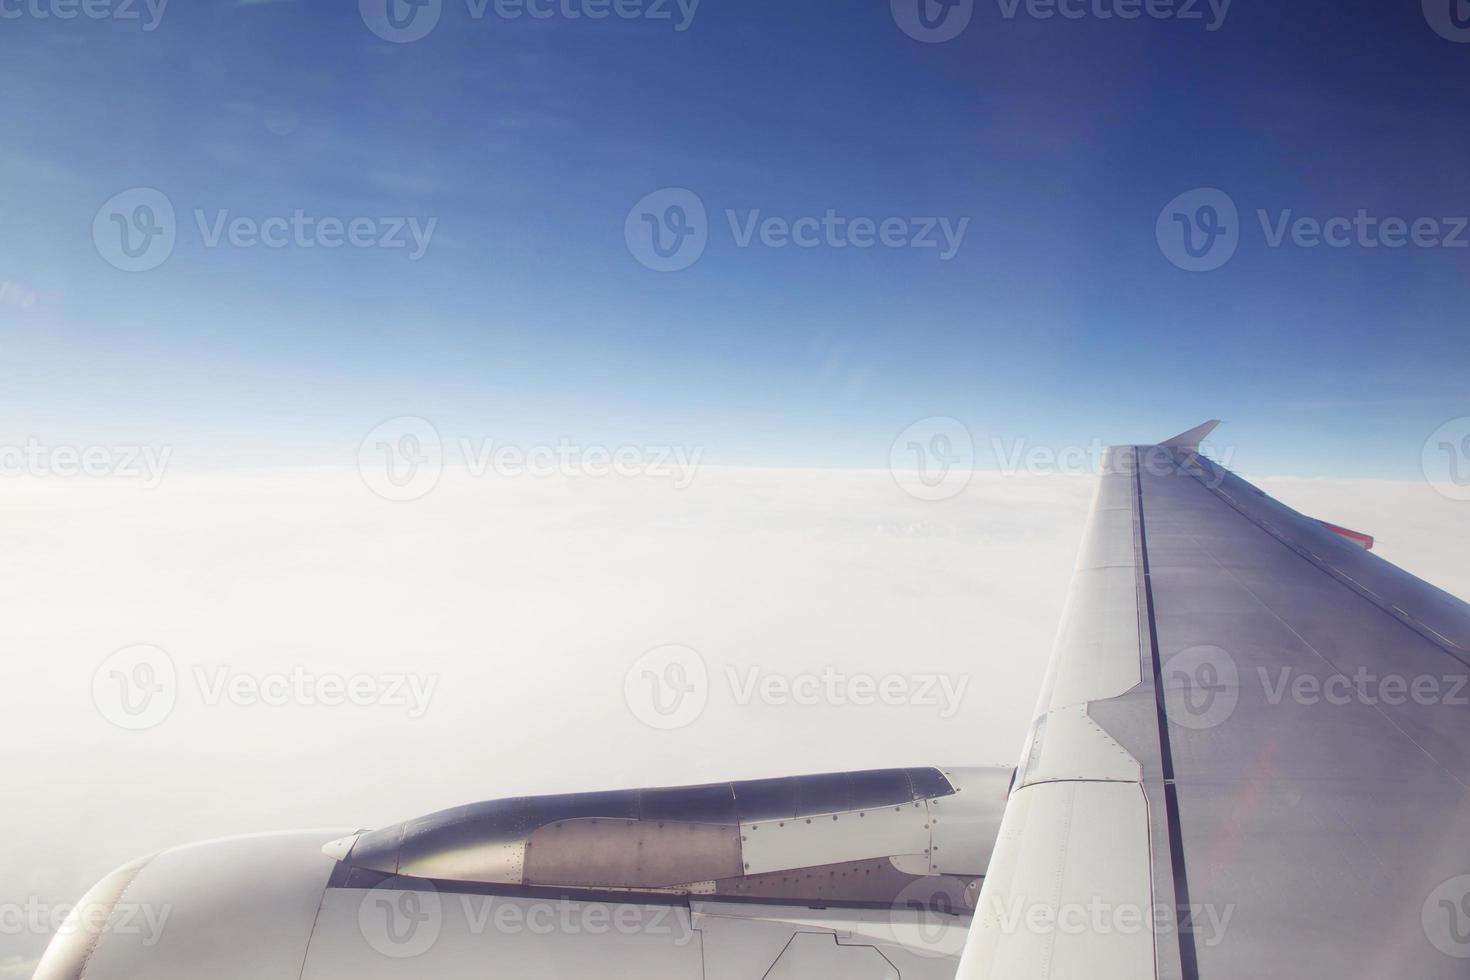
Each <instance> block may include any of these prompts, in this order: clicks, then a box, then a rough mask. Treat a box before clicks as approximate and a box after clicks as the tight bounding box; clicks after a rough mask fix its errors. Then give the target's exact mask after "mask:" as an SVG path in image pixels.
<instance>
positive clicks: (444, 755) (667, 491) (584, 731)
mask: <svg viewBox="0 0 1470 980" xmlns="http://www.w3.org/2000/svg"><path fill="white" fill-rule="evenodd" d="M1262 483H1263V485H1264V486H1265V487H1266V488H1267V489H1269V490H1271V491H1273V492H1278V493H1280V494H1281V495H1282V497H1283V498H1284V499H1285V500H1286V501H1287V502H1288V503H1292V504H1293V505H1295V506H1298V507H1301V508H1302V509H1305V510H1307V511H1308V512H1309V513H1312V514H1313V515H1314V516H1320V517H1323V518H1328V519H1335V520H1337V521H1338V522H1339V523H1343V524H1347V525H1349V526H1355V527H1361V528H1362V529H1363V530H1366V531H1370V532H1373V533H1375V534H1377V535H1378V536H1379V538H1380V540H1381V542H1382V543H1383V552H1384V554H1385V555H1386V556H1387V557H1390V558H1392V559H1394V560H1397V561H1399V562H1400V563H1402V564H1403V565H1405V566H1406V567H1407V568H1409V569H1410V570H1413V571H1416V572H1418V573H1420V574H1425V573H1426V571H1428V572H1429V573H1431V574H1430V575H1429V577H1431V578H1432V579H1436V580H1437V582H1438V584H1440V585H1442V586H1445V587H1447V588H1450V589H1453V590H1457V591H1459V592H1460V593H1461V594H1466V593H1470V570H1467V569H1466V568H1465V567H1463V564H1461V565H1460V566H1459V567H1456V565H1455V563H1454V562H1453V561H1452V560H1451V555H1452V554H1453V553H1457V552H1458V551H1460V550H1462V549H1450V548H1446V547H1444V541H1445V535H1446V528H1449V529H1452V530H1459V531H1463V530H1464V529H1465V528H1466V527H1467V522H1470V506H1467V505H1458V509H1455V507H1456V505H1452V504H1450V503H1449V502H1447V501H1439V502H1438V503H1436V501H1435V500H1434V499H1432V492H1431V491H1429V490H1428V488H1427V487H1423V486H1420V485H1415V484H1366V483H1362V482H1357V483H1354V482H1334V483H1327V482H1324V481H1272V480H1268V481H1262ZM1092 487H1093V480H1092V479H1091V478H1088V477H1057V476H1051V477H1048V476H1030V475H1026V476H999V475H993V474H984V475H980V476H977V478H976V479H975V480H974V482H973V483H972V484H971V486H970V487H969V489H968V490H967V491H966V492H965V493H964V494H962V495H961V496H960V497H958V498H957V499H955V500H952V501H946V502H943V503H932V504H931V503H924V502H921V501H918V500H915V499H912V498H910V497H908V496H906V495H905V494H904V493H903V492H902V491H901V490H900V489H899V488H898V487H897V485H896V484H895V483H894V481H893V480H892V479H891V478H890V477H889V475H888V474H887V473H871V472H869V473H852V472H838V471H760V470H733V469H718V468H704V469H701V470H700V472H699V475H698V478H697V480H696V481H695V483H694V486H693V487H692V488H691V489H688V490H685V491H674V490H672V489H671V488H670V486H669V484H668V482H667V481H663V480H645V481H629V480H589V479H585V478H583V479H539V480H537V479H529V478H527V479H519V480H516V479H502V480H486V479H479V480H476V479H470V478H468V477H467V476H465V475H464V474H463V473H459V474H456V473H453V472H446V474H445V477H444V480H443V482H442V483H441V485H440V486H439V487H438V488H437V489H436V490H434V491H433V492H432V493H431V494H429V495H428V496H427V497H426V498H424V499H423V500H420V501H415V502H412V503H402V504H393V503H388V502H385V501H382V500H379V499H377V498H376V497H374V496H373V495H372V494H370V493H369V492H368V490H367V489H366V488H365V487H364V485H363V484H362V482H361V480H360V479H359V477H358V474H357V472H356V471H355V470H351V471H333V472H325V473H315V474H301V473H269V474H262V475H258V476H249V477H245V476H218V477H190V476H185V475H181V474H177V475H176V474H171V475H170V477H169V478H168V479H167V480H165V481H164V483H163V484H162V486H160V487H159V488H158V489H157V490H153V491H143V490H141V489H140V488H138V487H137V486H136V485H134V484H130V483H126V482H124V481H105V480H104V481H84V482H69V481H47V480H38V481H29V482H27V481H15V482H13V483H10V484H9V485H7V487H6V493H5V494H4V495H3V496H0V527H3V528H5V529H6V530H5V531H4V532H3V533H4V537H3V541H0V543H3V553H4V556H5V557H4V561H3V563H0V590H3V591H4V593H5V594H6V595H7V597H8V601H7V604H6V608H7V611H6V615H5V617H4V618H3V620H0V649H4V650H5V651H6V652H7V680H6V683H5V684H4V685H0V718H4V719H5V720H6V724H7V726H8V727H7V731H9V732H11V733H12V738H11V744H12V745H15V746H22V745H30V746H35V747H36V748H34V749H32V750H30V751H22V750H17V751H14V752H12V753H10V754H9V756H8V757H7V774H6V779H7V787H6V789H7V798H8V799H11V800H16V801H19V802H18V805H15V806H12V805H11V804H9V803H7V805H6V811H7V812H6V816H7V817H8V818H9V819H8V820H7V824H8V825H9V828H8V829H7V832H6V835H7V841H6V847H5V849H4V851H3V853H0V883H6V884H7V887H6V888H0V902H4V901H8V900H17V899H18V898H23V897H24V896H26V895H31V894H39V895H41V896H42V897H43V898H44V899H46V900H50V901H57V902H61V901H69V900H74V899H75V898H76V897H77V896H78V895H80V894H81V893H82V891H83V890H85V889H86V888H87V887H88V886H89V885H90V884H91V883H92V882H93V881H94V880H95V879H96V878H98V877H99V876H100V875H101V874H103V873H105V872H106V871H107V870H109V869H110V868H111V867H114V866H116V865H117V864H119V863H121V862H123V861H126V860H128V859H129V858H132V857H134V856H136V855H138V854H143V853H148V852H150V851H153V850H157V849H160V848H163V847H167V846H170V845H174V844H178V843H183V842H187V841H191V840H197V839H202V838H208V837H214V836H221V835H226V834H232V833H241V832H249V831H258V830H276V829H286V828H292V827H310V826H343V827H361V826H375V825H381V824H383V823H387V822H390V821H395V820H399V819H403V818H406V817H409V816H413V815H416V814H419V813H427V812H429V811H431V810H435V809H438V808H442V807H447V806H451V805H455V804H460V803H465V802H470V801H474V800H480V799H489V798H494V797H497V796H504V795H513V794H525V793H544V792H555V791H567V790H577V789H594V788H611V787H617V786H639V785H654V784H670V783H685V782H695V781H709V780H717V779H727V778H744V777H755V776H762V775H768V776H769V775H781V774H786V773H795V772H815V771H824V770H842V769H855V768H864V767H880V766H890V765H925V764H936V765H942V764H967V763H968V764H983V763H988V762H1001V763H1011V762H1013V761H1014V759H1015V756H1016V755H1017V753H1018V752H1019V750H1020V743H1021V740H1022V737H1023V733H1024V731H1025V728H1026V725H1027V724H1028V723H1029V721H1030V718H1031V712H1032V706H1033V704H1034V701H1035V697H1036V693H1037V689H1038V687H1039V685H1040V682H1041V677H1042V673H1043V671H1044V669H1045V665H1046V661H1047V657H1048V653H1049V650H1050V646H1051V640H1052V636H1053V634H1054V632H1055V629H1056V623H1057V619H1058V617H1059V615H1060V612H1061V608H1062V603H1063V601H1064V599H1065V595H1066V589H1067V585H1068V579H1069V576H1070V573H1071V569H1072V565H1073V561H1074V558H1075V555H1076V551H1077V546H1078V544H1079V540H1080V536H1081V533H1082V530H1083V525H1084V522H1085V519H1086V515H1087V511H1088V506H1089V504H1090V499H1091V492H1092ZM1329 505H1330V506H1329ZM140 643H151V644H157V645H159V646H161V647H163V648H164V649H165V650H167V651H168V652H169V653H170V654H171V655H172V656H173V658H174V659H175V660H176V661H177V662H178V663H179V665H180V666H181V667H187V666H188V665H196V664H198V665H206V666H219V665H227V666H230V667H232V668H234V669H236V670H245V671H268V670H287V669H289V668H290V667H291V666H292V665H295V664H302V665H305V666H307V667H309V668H310V669H312V670H316V671H337V672H341V673H350V672H374V671H376V672H387V671H395V672H424V673H432V674H436V675H438V676H439V677H440V678H441V680H440V683H439V687H438V690H437V693H436V695H435V698H434V700H433V702H432V704H431V707H430V710H429V712H428V713H427V715H426V716H425V717H423V718H422V719H420V720H417V721H411V720H407V719H406V718H404V717H403V714H402V713H401V712H394V711H391V710H378V709H345V710H344V709H333V708H324V707H320V706H316V707H308V706H295V707H283V708H278V709H276V708H266V707H260V706H256V707H229V706H224V707H214V708H210V707H207V706H205V705H203V704H201V703H199V700H198V698H197V697H181V698H180V701H179V704H178V707H177V708H176V709H175V711H174V714H173V715H172V716H171V717H170V718H169V719H168V720H167V721H166V722H164V723H163V724H162V725H161V726H159V727H157V728H155V729H152V730H149V731H143V732H126V731H122V730H120V729H118V728H115V727H113V726H112V725H110V724H109V723H108V722H107V721H106V720H105V719H104V718H103V717H102V716H101V715H100V714H99V713H98V712H97V711H96V710H95V709H94V707H93V704H92V702H91V684H92V679H93V674H94V672H96V671H97V669H98V667H99V665H100V664H101V663H102V661H103V660H104V658H106V657H107V656H108V654H110V653H112V652H113V651H115V650H118V649H119V648H122V647H126V646H130V645H132V644H140ZM675 643H676V644H685V645H687V646H690V647H693V648H694V649H696V650H698V651H699V652H700V654H701V655H702V656H703V657H704V658H705V659H706V661H707V662H708V664H709V667H710V671H711V673H712V674H715V675H717V676H718V675H722V674H723V671H724V669H725V668H726V667H734V668H736V669H737V670H746V669H748V668H750V667H758V668H760V669H762V670H763V671H764V672H785V673H791V672H797V671H808V672H818V671H820V670H822V669H823V668H824V667H826V666H829V665H831V666H837V667H841V668H844V669H846V670H850V671H866V672H869V673H883V672H891V671H914V672H935V673H943V674H952V675H964V676H968V677H969V678H970V684H969V689H968V698H967V700H966V701H965V702H964V703H963V706H962V710H961V711H960V712H959V713H958V714H957V715H956V716H954V717H952V718H944V717H941V716H940V713H939V712H937V711H933V710H925V709H922V708H893V707H883V706H873V707H868V708H862V707H854V706H846V707H836V706H826V707H821V708H812V707H801V706H798V705H785V706H782V705H759V704H757V705H750V706H745V707H742V706H741V705H739V704H738V703H736V701H735V699H734V698H732V697H730V696H729V692H727V691H722V690H721V689H719V688H718V687H715V688H713V689H712V693H711V697H710V700H709V706H708V708H707V709H706V710H705V712H704V714H703V715H702V716H701V717H700V718H699V720H698V721H696V722H695V723H694V724H692V725H690V726H689V727H687V728H684V729H682V730H679V731H676V732H665V731H657V730H654V729H652V728H650V727H648V726H646V725H644V724H643V723H641V722H640V721H639V720H638V719H637V718H636V717H635V716H634V715H633V714H632V712H630V711H629V709H628V707H627V705H626V704H625V703H624V701H623V696H624V695H623V691H624V686H623V682H624V677H625V674H626V672H627V670H628V668H629V666H630V665H631V664H632V662H633V661H634V660H635V659H636V658H638V657H639V656H640V655H641V654H643V653H644V652H645V651H648V650H650V649H652V648H654V647H657V646H660V645H663V644H675ZM41 746H44V747H45V748H44V749H42V748H41ZM104 801H105V802H104ZM99 807H104V808H105V811H106V814H107V817H108V819H107V821H106V824H107V826H106V831H105V832H98V824H97V823H96V820H97V814H98V813H99V812H100V811H99ZM11 889H13V890H16V891H17V894H16V895H9V894H4V893H3V892H5V891H7V890H11ZM38 952H39V950H38V949H31V948H24V949H17V948H14V947H10V948H7V947H6V946H4V945H0V956H5V955H8V954H11V953H18V954H21V955H24V956H33V955H36V954H37V953H38ZM4 977H5V975H4V974H3V973H0V980H4Z"/></svg>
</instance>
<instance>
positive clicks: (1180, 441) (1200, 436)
mask: <svg viewBox="0 0 1470 980" xmlns="http://www.w3.org/2000/svg"><path fill="white" fill-rule="evenodd" d="M1219 424H1220V420H1219V419H1210V420H1209V421H1208V422H1201V423H1200V424H1199V425H1197V426H1195V427H1194V428H1192V429H1189V430H1187V431H1185V432H1181V433H1179V434H1178V435H1177V436H1175V437H1174V438H1172V439H1165V440H1164V441H1163V442H1161V443H1159V445H1161V446H1167V447H1169V448H1170V449H1185V450H1188V451H1189V452H1198V451H1199V444H1200V443H1201V442H1202V441H1204V440H1205V439H1206V438H1208V437H1209V435H1210V433H1211V432H1214V431H1215V427H1216V426H1218V425H1219Z"/></svg>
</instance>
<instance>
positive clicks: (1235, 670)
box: [958, 423, 1470, 980]
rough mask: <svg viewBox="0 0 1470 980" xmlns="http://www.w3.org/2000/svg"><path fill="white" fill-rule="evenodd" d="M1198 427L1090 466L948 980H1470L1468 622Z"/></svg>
mask: <svg viewBox="0 0 1470 980" xmlns="http://www.w3.org/2000/svg"><path fill="white" fill-rule="evenodd" d="M1212 428H1213V424H1210V423H1207V424H1206V425H1205V426H1201V427H1200V428H1199V429H1195V430H1191V431H1190V432H1187V433H1184V434H1183V435H1181V436H1178V437H1176V438H1174V439H1171V440H1169V441H1168V442H1166V443H1163V444H1160V445H1157V446H1137V447H1122V448H1117V449H1114V450H1112V451H1111V452H1110V454H1109V456H1108V458H1107V462H1106V465H1105V467H1104V469H1105V472H1104V475H1103V477H1102V480H1101V483H1100V486H1099V488H1098V492H1097V498H1096V501H1095V504H1094V508H1093V512H1092V516H1091V521H1090V524H1089V527H1088V530H1087V534H1086V539H1085V543H1084V547H1083V549H1082V553H1081V556H1080V558H1079V561H1078V565H1077V569H1076V572H1075V577H1074V580H1073V583H1072V589H1071V594H1070V598H1069V600H1068V605H1067V609H1066V612H1065V614H1064V617H1063V621H1062V623H1061V627H1060V630H1059V632H1058V636H1057V640H1056V644H1055V647H1054V650H1053V653H1052V660H1051V665H1050V668H1049V671H1048V676H1047V679H1046V682H1045V685H1044V688H1043V691H1042V694H1041V698H1040V703H1039V705H1038V709H1037V714H1036V719H1035V722H1034V723H1033V726H1032V728H1031V731H1030V734H1029V736H1028V739H1027V744H1026V746H1025V749H1024V751H1023V754H1022V759H1021V765H1020V768H1019V769H1018V771H1017V775H1016V780H1015V784H1014V786H1015V788H1014V790H1013V792H1012V794H1011V796H1010V799H1009V801H1008V803H1007V807H1006V812H1005V816H1004V819H1003V821H1002V825H1001V829H1000V834H999V838H998V840H997V842H996V846H995V852H994V857H993V858H992V861H991V864H990V867H989V870H988V872H987V875H986V878H985V880H984V885H983V888H982V890H981V894H980V897H979V904H978V907H977V909H976V911H975V918H974V925H973V927H972V929H971V933H970V936H969V938H968V941H967V945H966V949H965V953H964V955H963V958H962V959H961V962H960V966H959V973H958V975H959V977H960V978H961V980H980V978H990V980H1043V978H1045V980H1113V978H1119V980H1121V978H1127V980H1140V978H1145V977H1158V978H1170V980H1175V978H1181V980H1194V978H1203V980H1224V978H1231V980H1233V978H1241V977H1292V978H1296V980H1310V978H1318V977H1321V978H1329V977H1330V978H1333V980H1341V978H1347V977H1364V978H1414V980H1430V978H1439V977H1446V978H1447V977H1460V978H1463V977H1467V976H1470V793H1467V787H1470V707H1467V705H1470V690H1467V686H1466V678H1467V673H1470V670H1467V664H1470V606H1467V605H1466V604H1465V603H1463V602H1461V601H1459V600H1457V599H1455V598H1453V597H1452V596H1450V595H1448V594H1446V593H1444V592H1442V591H1440V590H1438V589H1435V588H1433V587H1432V586H1429V585H1427V584H1425V583H1424V582H1421V581H1419V580H1417V579H1415V578H1413V577H1412V576H1410V575H1408V574H1407V573H1405V572H1403V571H1401V570H1400V569H1398V568H1395V567H1394V566H1392V565H1390V564H1388V563H1387V562H1385V561H1382V560H1380V559H1379V558H1377V557H1376V556H1374V555H1372V554H1370V553H1369V552H1368V551H1367V550H1366V548H1367V547H1368V546H1371V544H1372V540H1371V538H1367V537H1366V536H1365V535H1357V534H1356V533H1355V532H1345V531H1343V530H1342V529H1336V528H1333V527H1331V526H1329V525H1325V524H1324V523H1322V522H1320V521H1316V520H1313V519H1311V518H1309V517H1306V516H1304V515H1302V514H1299V513H1297V512H1295V511H1293V510H1291V509H1290V508H1288V507H1286V506H1284V505H1282V504H1281V503H1279V502H1277V501H1275V500H1273V499H1271V498H1270V497H1268V496H1266V495H1265V494H1264V493H1263V492H1261V491H1260V490H1258V489H1257V488H1256V487H1254V486H1252V485H1250V484H1249V483H1247V482H1246V481H1244V480H1242V479H1240V478H1239V477H1236V476H1235V475H1233V474H1231V473H1229V472H1228V471H1226V470H1225V469H1224V468H1222V467H1221V466H1219V465H1218V464H1217V463H1215V462H1213V461H1211V460H1209V459H1207V458H1205V457H1204V456H1203V455H1201V454H1200V452H1199V442H1200V439H1201V438H1203V437H1204V436H1205V435H1207V434H1208V432H1209V431H1210V429H1212ZM1365 539H1366V540H1365Z"/></svg>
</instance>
